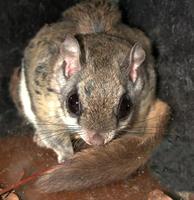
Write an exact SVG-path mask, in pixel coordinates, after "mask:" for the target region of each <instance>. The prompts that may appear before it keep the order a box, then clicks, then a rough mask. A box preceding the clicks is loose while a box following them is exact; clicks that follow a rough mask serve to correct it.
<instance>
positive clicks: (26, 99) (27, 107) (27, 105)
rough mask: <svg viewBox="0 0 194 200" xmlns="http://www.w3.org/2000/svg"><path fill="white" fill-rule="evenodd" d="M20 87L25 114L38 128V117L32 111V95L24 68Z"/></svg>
mask: <svg viewBox="0 0 194 200" xmlns="http://www.w3.org/2000/svg"><path fill="white" fill-rule="evenodd" d="M19 87H20V90H19V96H20V100H21V104H22V107H23V111H24V114H25V116H26V117H27V119H28V120H29V121H30V122H31V123H32V124H33V125H34V126H35V127H36V116H35V114H34V112H33V111H32V107H31V99H30V95H29V92H28V89H27V86H26V78H25V74H24V68H22V72H21V80H20V86H19Z"/></svg>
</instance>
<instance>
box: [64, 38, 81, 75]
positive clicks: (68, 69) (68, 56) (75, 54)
mask: <svg viewBox="0 0 194 200" xmlns="http://www.w3.org/2000/svg"><path fill="white" fill-rule="evenodd" d="M60 56H61V57H62V58H63V65H62V67H63V71H64V75H65V77H66V78H69V77H71V76H72V75H73V74H74V73H76V72H78V71H80V70H81V65H80V47H79V44H78V41H77V40H76V39H75V38H74V37H73V36H70V35H66V37H65V40H64V41H63V43H62V44H61V47H60Z"/></svg>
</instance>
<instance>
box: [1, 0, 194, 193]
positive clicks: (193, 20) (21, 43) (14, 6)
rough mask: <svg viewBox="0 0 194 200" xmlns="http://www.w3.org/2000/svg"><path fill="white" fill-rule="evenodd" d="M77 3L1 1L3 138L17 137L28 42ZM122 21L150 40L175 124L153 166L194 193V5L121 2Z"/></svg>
mask: <svg viewBox="0 0 194 200" xmlns="http://www.w3.org/2000/svg"><path fill="white" fill-rule="evenodd" d="M75 2H77V1H76V0H74V1H73V0H33V1H32V0H7V1H4V0H0V131H1V132H0V134H1V135H5V134H8V133H13V132H14V131H15V130H16V129H17V127H19V126H20V119H19V117H18V115H17V112H16V110H15V108H14V106H13V104H12V102H11V100H10V98H9V95H8V82H9V78H10V74H11V73H12V71H13V69H14V67H16V66H18V65H20V60H21V58H22V52H23V49H24V47H25V46H26V45H27V43H28V41H29V39H30V38H31V37H33V36H34V34H35V33H36V32H37V31H38V30H39V29H40V27H41V26H42V25H43V24H44V23H51V22H54V21H56V20H57V19H59V17H60V14H61V12H62V11H63V10H64V9H67V8H68V7H69V6H71V5H73V4H74V3H75ZM120 7H121V9H122V11H123V20H124V21H125V23H128V24H129V25H130V26H135V27H139V28H140V29H142V30H144V31H145V33H146V34H147V35H148V36H149V37H150V38H151V40H152V44H153V51H154V55H155V58H156V65H157V73H158V91H157V92H158V96H159V97H160V98H161V99H163V100H165V101H167V102H168V103H169V104H170V106H171V107H172V118H171V122H170V125H169V128H168V130H167V132H168V133H169V135H168V136H167V137H166V138H165V140H164V142H163V143H162V145H161V146H160V148H159V150H158V151H157V152H156V153H155V154H154V156H153V159H152V163H151V166H152V168H153V169H154V171H155V173H156V174H157V175H158V176H159V177H160V179H161V180H162V182H163V183H164V184H165V185H167V186H170V187H172V188H173V189H176V190H187V191H194V112H193V111H194V1H193V0H184V1H179V0H163V1H158V0H146V1H145V0H128V1H125V0H121V1H120Z"/></svg>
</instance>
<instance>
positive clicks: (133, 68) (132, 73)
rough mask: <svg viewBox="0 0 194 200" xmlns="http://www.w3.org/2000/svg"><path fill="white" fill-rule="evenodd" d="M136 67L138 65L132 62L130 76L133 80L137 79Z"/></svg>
mask: <svg viewBox="0 0 194 200" xmlns="http://www.w3.org/2000/svg"><path fill="white" fill-rule="evenodd" d="M137 69H138V66H137V65H135V64H134V63H132V66H131V70H130V77H131V79H132V81H133V82H135V81H136V80H137Z"/></svg>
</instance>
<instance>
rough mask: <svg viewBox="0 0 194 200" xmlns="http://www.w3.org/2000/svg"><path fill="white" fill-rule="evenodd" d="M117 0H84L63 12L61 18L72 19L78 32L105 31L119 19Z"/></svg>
mask: <svg viewBox="0 0 194 200" xmlns="http://www.w3.org/2000/svg"><path fill="white" fill-rule="evenodd" d="M117 3H118V0H92V1H89V0H84V1H81V3H79V4H76V5H75V6H73V7H72V8H70V9H68V10H67V11H65V12H64V13H63V19H64V20H69V21H72V22H73V23H75V24H76V26H77V27H78V29H79V30H78V32H79V33H83V34H84V33H98V32H106V31H108V30H110V29H111V27H113V26H114V25H116V24H117V23H118V22H120V20H121V12H120V10H119V7H118V5H117Z"/></svg>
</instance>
